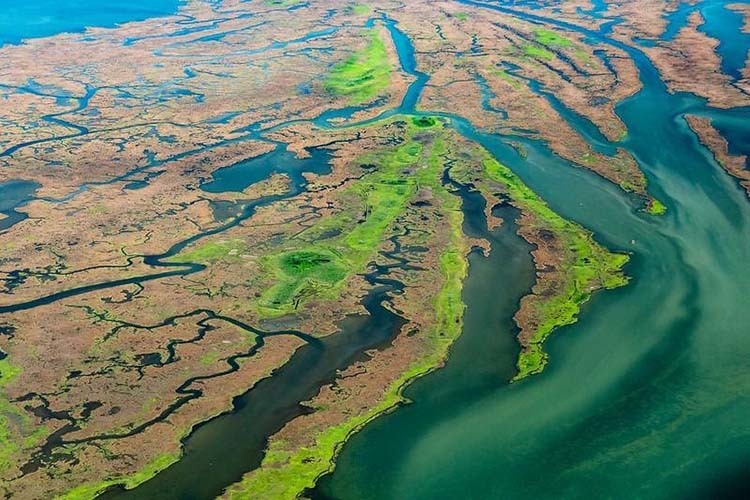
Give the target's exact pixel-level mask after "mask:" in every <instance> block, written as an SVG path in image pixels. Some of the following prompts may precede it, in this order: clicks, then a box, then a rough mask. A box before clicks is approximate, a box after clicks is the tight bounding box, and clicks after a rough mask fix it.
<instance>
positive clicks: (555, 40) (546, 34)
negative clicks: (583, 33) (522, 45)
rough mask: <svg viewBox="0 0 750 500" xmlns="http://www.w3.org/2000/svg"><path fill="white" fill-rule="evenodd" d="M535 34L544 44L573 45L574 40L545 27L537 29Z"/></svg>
mask: <svg viewBox="0 0 750 500" xmlns="http://www.w3.org/2000/svg"><path fill="white" fill-rule="evenodd" d="M534 36H535V39H536V41H537V42H539V43H541V44H542V45H557V46H558V47H571V46H572V45H573V42H572V41H570V40H569V39H568V38H565V37H564V36H561V35H558V34H557V33H555V32H554V31H552V30H548V29H544V28H538V29H536V30H535V31H534Z"/></svg>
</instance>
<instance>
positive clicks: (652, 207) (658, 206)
mask: <svg viewBox="0 0 750 500" xmlns="http://www.w3.org/2000/svg"><path fill="white" fill-rule="evenodd" d="M646 212H647V213H649V214H651V215H664V214H665V213H667V207H666V205H664V203H662V202H660V201H659V200H657V199H656V198H651V199H650V200H648V203H647V204H646Z"/></svg>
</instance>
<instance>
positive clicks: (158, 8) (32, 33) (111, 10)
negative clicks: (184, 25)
mask: <svg viewBox="0 0 750 500" xmlns="http://www.w3.org/2000/svg"><path fill="white" fill-rule="evenodd" d="M182 3H183V0H106V1H96V0H33V1H29V0H21V1H17V0H13V1H11V0H0V46H2V45H6V44H15V43H20V42H21V41H23V40H25V39H28V38H40V37H45V36H52V35H56V34H58V33H71V32H81V31H83V30H84V29H85V28H87V27H105V28H107V27H113V26H115V25H117V24H121V23H125V22H128V21H142V20H144V19H148V18H150V17H158V16H165V15H168V14H172V13H174V12H176V11H177V8H178V7H179V6H180V4H182Z"/></svg>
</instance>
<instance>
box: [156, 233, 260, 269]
mask: <svg viewBox="0 0 750 500" xmlns="http://www.w3.org/2000/svg"><path fill="white" fill-rule="evenodd" d="M246 250H247V245H246V244H245V242H244V241H242V240H238V239H234V240H222V241H211V242H208V243H204V244H202V245H200V246H198V247H195V248H192V249H190V250H189V251H187V252H182V253H180V254H178V255H175V256H174V257H171V258H170V259H168V261H169V262H197V263H200V264H210V263H213V262H218V261H234V260H238V259H240V258H242V257H241V255H242V254H243V252H245V251H246Z"/></svg>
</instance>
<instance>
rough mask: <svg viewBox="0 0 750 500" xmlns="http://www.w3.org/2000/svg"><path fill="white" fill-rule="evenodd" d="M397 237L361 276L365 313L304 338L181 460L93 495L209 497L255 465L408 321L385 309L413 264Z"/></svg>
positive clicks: (202, 432)
mask: <svg viewBox="0 0 750 500" xmlns="http://www.w3.org/2000/svg"><path fill="white" fill-rule="evenodd" d="M406 231H407V232H408V229H406ZM398 238H399V236H398V235H397V236H394V237H392V238H391V242H392V243H393V245H394V250H393V251H389V252H381V255H382V256H383V257H385V258H386V259H387V260H388V261H389V262H388V263H387V264H372V265H371V269H372V270H371V272H369V273H367V274H365V275H364V277H365V279H366V280H367V281H368V283H369V284H370V285H372V289H371V290H370V291H369V292H368V293H367V295H366V296H365V297H364V298H363V300H362V305H363V306H364V308H365V309H366V311H367V313H368V314H367V315H352V316H349V317H347V318H345V319H344V320H343V321H341V323H340V324H339V326H340V331H339V332H338V333H335V334H332V335H329V336H327V337H323V338H320V339H311V340H309V341H308V343H307V344H306V345H304V346H302V347H300V348H299V349H297V351H296V352H295V353H294V354H293V355H292V356H291V358H290V359H289V361H288V362H287V363H285V364H284V365H283V366H281V367H280V368H278V369H276V370H275V371H274V372H273V373H272V374H271V375H270V376H269V377H267V378H265V379H263V380H261V381H260V382H258V383H257V384H256V385H255V386H254V387H252V388H251V389H249V390H248V391H247V392H245V393H244V394H242V395H240V396H238V397H236V398H235V399H234V401H233V408H232V410H231V411H230V412H228V413H224V414H221V415H219V416H217V417H215V418H213V419H211V420H208V421H206V422H204V423H202V424H200V425H198V426H196V427H195V428H194V430H193V431H192V432H191V433H190V435H189V436H188V437H187V438H186V439H185V440H184V441H183V443H184V448H183V456H182V457H181V458H180V460H179V461H177V462H175V463H174V464H172V465H171V466H170V467H168V468H166V469H164V470H163V471H161V472H159V473H158V474H157V475H156V476H154V477H153V478H151V479H150V480H148V481H146V482H144V483H142V484H140V485H139V486H137V487H136V488H134V489H132V490H125V489H124V488H123V487H122V486H114V487H112V488H110V489H108V490H107V491H105V492H104V493H102V494H101V495H100V496H99V497H98V498H103V499H112V498H118V499H119V498H133V499H136V498H159V499H175V500H177V499H192V498H195V499H204V498H215V497H216V496H218V495H220V494H221V493H222V492H223V491H224V490H225V489H226V488H227V487H228V486H230V485H232V484H234V483H236V482H238V481H239V480H241V479H242V476H243V475H244V474H245V473H247V472H249V471H251V470H253V469H255V468H257V467H258V466H259V465H260V463H261V460H262V459H263V456H264V450H265V449H266V446H267V443H268V439H269V437H270V436H272V435H273V434H275V433H277V432H278V431H280V430H281V429H282V428H283V426H284V425H285V424H286V423H288V422H289V421H291V420H293V419H294V418H296V417H299V416H301V415H304V414H307V413H309V412H311V411H312V410H311V409H310V408H308V407H306V406H305V405H304V404H303V402H304V401H307V400H309V399H311V398H312V397H314V396H315V395H316V394H317V393H318V392H319V390H320V388H321V387H323V386H324V385H327V384H330V383H333V382H334V381H335V378H336V374H337V372H338V371H340V370H343V369H345V368H347V367H348V366H350V365H351V364H352V363H353V362H355V361H357V360H360V359H363V358H366V354H365V352H366V351H368V350H371V349H382V348H385V347H387V346H388V345H390V343H391V341H392V340H393V338H394V337H395V336H396V335H397V334H398V333H399V332H400V330H401V328H402V326H403V325H404V324H406V320H405V319H404V318H402V317H401V316H399V315H398V314H397V313H395V312H393V311H392V310H391V309H392V308H391V307H388V306H386V304H387V303H388V302H389V300H390V299H389V296H390V295H391V294H399V293H401V292H402V289H403V284H401V282H399V281H397V280H394V279H391V278H388V274H389V273H390V272H391V270H392V269H395V268H398V269H401V270H411V269H413V267H412V266H411V265H410V264H409V262H408V259H406V258H405V257H403V256H402V255H401V253H402V252H401V246H400V244H399V241H398ZM250 362H252V361H250Z"/></svg>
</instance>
